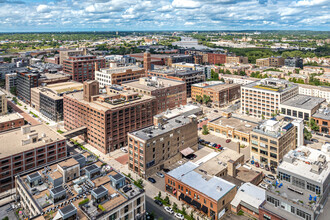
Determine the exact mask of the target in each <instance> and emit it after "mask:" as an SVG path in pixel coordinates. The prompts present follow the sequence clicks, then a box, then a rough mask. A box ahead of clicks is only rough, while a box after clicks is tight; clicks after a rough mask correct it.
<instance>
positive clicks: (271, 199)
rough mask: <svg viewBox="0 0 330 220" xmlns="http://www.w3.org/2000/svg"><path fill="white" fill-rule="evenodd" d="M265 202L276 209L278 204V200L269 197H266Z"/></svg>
mask: <svg viewBox="0 0 330 220" xmlns="http://www.w3.org/2000/svg"><path fill="white" fill-rule="evenodd" d="M267 202H270V203H272V204H274V205H275V207H277V206H278V205H279V204H280V202H279V200H278V199H275V198H273V197H271V196H267Z"/></svg>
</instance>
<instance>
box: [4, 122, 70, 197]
mask: <svg viewBox="0 0 330 220" xmlns="http://www.w3.org/2000/svg"><path fill="white" fill-rule="evenodd" d="M0 143H1V145H0V148H1V149H0V150H1V156H0V164H1V166H0V167H1V168H0V169H1V170H2V176H1V178H0V192H4V191H6V190H9V189H12V188H13V187H14V186H15V183H14V177H15V176H16V175H18V174H21V173H22V172H24V171H27V170H31V169H34V168H36V167H44V166H46V165H47V164H48V163H50V162H55V161H57V160H59V159H62V158H65V157H66V156H67V148H66V139H65V138H64V137H63V136H62V135H60V134H59V133H57V132H56V131H54V130H52V129H50V128H49V127H48V126H46V125H43V124H39V125H34V126H28V125H26V126H23V127H21V129H19V128H17V129H13V130H9V131H5V132H2V133H1V135H0Z"/></svg>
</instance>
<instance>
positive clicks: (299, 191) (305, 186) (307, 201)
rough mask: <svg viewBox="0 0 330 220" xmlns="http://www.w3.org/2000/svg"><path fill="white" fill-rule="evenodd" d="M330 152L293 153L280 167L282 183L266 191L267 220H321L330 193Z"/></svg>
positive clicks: (262, 214) (263, 207) (300, 150)
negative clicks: (320, 216) (319, 218)
mask: <svg viewBox="0 0 330 220" xmlns="http://www.w3.org/2000/svg"><path fill="white" fill-rule="evenodd" d="M329 159H330V158H329V153H328V152H322V151H319V150H316V149H312V148H308V147H300V148H297V149H296V150H291V151H290V152H288V154H287V155H285V157H284V158H283V162H282V163H281V164H280V165H279V166H278V168H277V175H278V178H279V179H278V180H279V181H276V183H275V184H274V186H271V187H269V189H268V190H266V201H265V202H264V203H263V204H262V205H261V207H260V209H259V216H260V217H261V218H263V219H281V220H282V219H283V220H284V219H307V220H313V219H318V217H319V215H320V214H321V213H323V212H326V211H327V210H325V209H326V202H327V200H328V196H329V190H330V178H329V174H330V166H329V165H330V164H329Z"/></svg>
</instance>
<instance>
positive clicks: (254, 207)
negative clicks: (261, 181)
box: [230, 183, 266, 219]
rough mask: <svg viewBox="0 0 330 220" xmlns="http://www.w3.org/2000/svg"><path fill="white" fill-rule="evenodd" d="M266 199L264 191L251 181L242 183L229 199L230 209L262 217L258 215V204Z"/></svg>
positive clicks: (257, 217)
mask: <svg viewBox="0 0 330 220" xmlns="http://www.w3.org/2000/svg"><path fill="white" fill-rule="evenodd" d="M265 200H266V191H265V190H264V189H262V188H260V187H258V186H255V185H253V184H252V183H244V184H243V185H242V186H241V187H240V188H239V189H238V190H237V193H236V196H235V198H234V199H233V200H232V201H231V203H230V205H231V211H232V212H234V213H236V214H237V213H238V212H239V211H240V210H242V211H243V212H245V213H247V214H248V215H250V216H252V217H254V218H256V219H262V217H261V216H259V206H260V205H261V204H262V203H264V202H265ZM259 217H260V218H259Z"/></svg>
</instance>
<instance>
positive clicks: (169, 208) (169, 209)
mask: <svg viewBox="0 0 330 220" xmlns="http://www.w3.org/2000/svg"><path fill="white" fill-rule="evenodd" d="M164 209H165V211H166V212H168V213H170V214H173V213H174V212H173V210H172V209H171V207H168V206H164Z"/></svg>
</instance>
